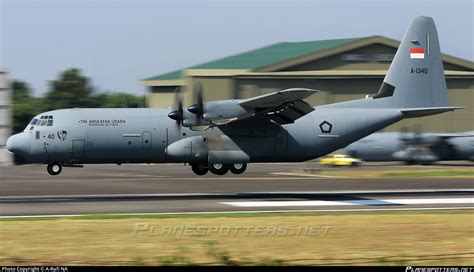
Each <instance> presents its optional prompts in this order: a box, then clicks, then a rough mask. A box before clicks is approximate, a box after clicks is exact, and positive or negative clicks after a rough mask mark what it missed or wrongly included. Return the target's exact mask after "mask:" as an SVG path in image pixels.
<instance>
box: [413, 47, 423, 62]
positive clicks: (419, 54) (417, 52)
mask: <svg viewBox="0 0 474 272" xmlns="http://www.w3.org/2000/svg"><path fill="white" fill-rule="evenodd" d="M424 58H425V49H424V48H410V59H424Z"/></svg>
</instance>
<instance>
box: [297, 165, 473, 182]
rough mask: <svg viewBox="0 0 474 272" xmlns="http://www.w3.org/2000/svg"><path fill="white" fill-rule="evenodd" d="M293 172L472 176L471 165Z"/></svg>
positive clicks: (381, 175)
mask: <svg viewBox="0 0 474 272" xmlns="http://www.w3.org/2000/svg"><path fill="white" fill-rule="evenodd" d="M295 174H301V175H309V176H311V175H316V176H326V177H339V178H343V177H346V178H349V177H350V178H364V179H367V178H447V177H449V178H474V168H472V167H456V168H454V167H452V168H444V169H443V168H439V167H436V166H433V167H399V168H397V167H393V168H389V169H386V168H383V169H357V168H348V167H345V168H337V171H335V169H334V168H333V169H328V168H317V169H315V170H313V171H308V172H302V171H299V170H297V171H296V172H295Z"/></svg>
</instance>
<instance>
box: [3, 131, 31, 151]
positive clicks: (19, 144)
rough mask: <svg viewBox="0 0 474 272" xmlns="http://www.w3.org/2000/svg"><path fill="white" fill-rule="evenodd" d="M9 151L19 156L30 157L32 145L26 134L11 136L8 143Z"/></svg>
mask: <svg viewBox="0 0 474 272" xmlns="http://www.w3.org/2000/svg"><path fill="white" fill-rule="evenodd" d="M6 147H7V150H8V151H10V152H11V153H15V154H17V155H28V153H29V151H30V144H29V142H28V139H27V137H26V135H25V134H24V133H18V134H15V135H12V136H10V138H8V140H7V143H6Z"/></svg>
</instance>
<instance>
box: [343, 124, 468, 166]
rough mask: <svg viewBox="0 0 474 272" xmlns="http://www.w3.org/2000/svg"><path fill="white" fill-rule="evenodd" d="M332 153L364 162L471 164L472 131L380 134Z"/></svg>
mask: <svg viewBox="0 0 474 272" xmlns="http://www.w3.org/2000/svg"><path fill="white" fill-rule="evenodd" d="M335 153H346V154H349V155H351V156H353V157H356V158H359V159H362V160H364V161H403V162H406V163H410V164H412V163H419V164H431V163H433V162H435V161H440V160H443V161H446V160H469V161H474V131H470V132H462V133H417V132H381V133H374V134H372V135H369V136H367V137H365V138H363V139H361V140H359V141H357V142H355V143H353V144H350V145H349V146H347V147H345V148H343V149H341V150H339V151H336V152H335Z"/></svg>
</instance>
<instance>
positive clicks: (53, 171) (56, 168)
mask: <svg viewBox="0 0 474 272" xmlns="http://www.w3.org/2000/svg"><path fill="white" fill-rule="evenodd" d="M46 170H48V173H49V174H50V175H52V176H56V175H59V174H61V171H63V167H62V165H61V164H60V163H59V162H50V163H48V167H46Z"/></svg>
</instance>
